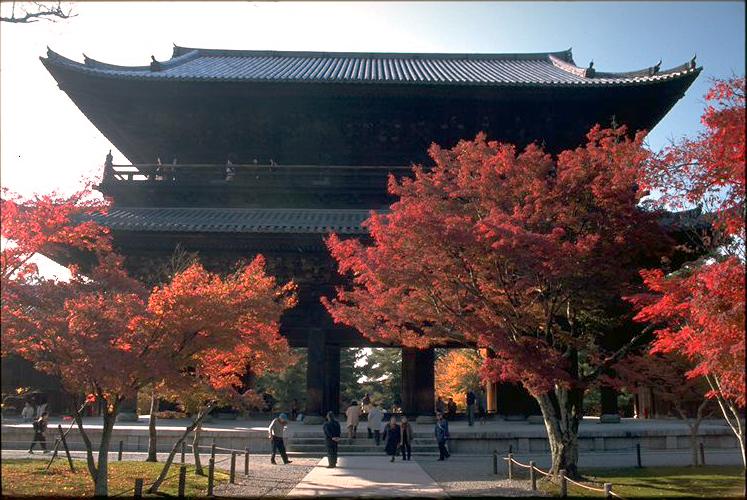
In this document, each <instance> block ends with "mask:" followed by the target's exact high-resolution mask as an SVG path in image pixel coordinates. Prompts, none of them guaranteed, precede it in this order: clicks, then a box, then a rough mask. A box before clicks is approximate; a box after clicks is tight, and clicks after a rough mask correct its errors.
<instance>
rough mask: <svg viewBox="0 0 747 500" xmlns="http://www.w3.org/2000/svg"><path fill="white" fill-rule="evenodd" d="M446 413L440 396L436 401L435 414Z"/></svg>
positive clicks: (444, 404)
mask: <svg viewBox="0 0 747 500" xmlns="http://www.w3.org/2000/svg"><path fill="white" fill-rule="evenodd" d="M445 411H446V403H444V400H443V399H441V396H439V397H438V399H437V400H436V412H441V413H443V412H445Z"/></svg>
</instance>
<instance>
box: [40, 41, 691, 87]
mask: <svg viewBox="0 0 747 500" xmlns="http://www.w3.org/2000/svg"><path fill="white" fill-rule="evenodd" d="M41 60H42V62H43V63H44V64H45V66H46V67H47V68H48V69H49V70H50V71H52V72H53V71H54V70H55V69H58V68H61V69H66V70H69V71H74V72H78V73H82V74H84V75H86V76H91V77H103V78H113V79H137V80H154V81H157V80H163V81H167V80H168V81H243V82H268V83H270V82H272V83H354V84H408V85H413V84H415V85H417V84H420V85H480V86H516V85H529V86H560V87H562V86H596V85H605V86H607V85H630V84H641V83H654V82H658V81H662V80H669V79H675V78H680V77H687V76H689V75H692V76H695V75H697V73H699V72H700V71H701V69H702V68H701V67H696V66H695V59H694V58H693V60H691V61H690V62H689V63H686V64H683V65H680V66H677V67H674V68H671V69H668V70H664V71H660V69H659V68H660V65H661V63H659V64H657V65H655V66H651V67H649V68H644V69H642V70H637V71H630V72H622V73H609V72H599V71H596V70H595V69H594V68H593V64H591V65H590V66H589V67H588V68H581V67H579V66H576V64H575V63H574V61H573V54H572V52H571V49H568V50H565V51H560V52H542V53H527V54H444V53H439V54H436V53H430V54H429V53H365V52H358V53H356V52H281V51H256V50H222V49H197V48H188V47H180V46H176V45H175V46H174V50H173V55H172V57H171V59H169V60H166V61H157V60H156V59H155V58H154V57H152V62H151V63H150V65H148V66H120V65H114V64H109V63H104V62H101V61H97V60H95V59H92V58H89V57H87V56H85V55H84V62H83V63H80V62H77V61H74V60H72V59H69V58H66V57H64V56H62V55H60V54H58V53H56V52H54V51H53V50H51V49H48V52H47V57H46V58H41Z"/></svg>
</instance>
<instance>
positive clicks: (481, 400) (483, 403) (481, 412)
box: [477, 387, 488, 425]
mask: <svg viewBox="0 0 747 500" xmlns="http://www.w3.org/2000/svg"><path fill="white" fill-rule="evenodd" d="M487 406H488V405H487V398H486V396H485V390H484V389H483V388H482V387H481V388H480V390H479V391H478V393H477V416H478V418H479V419H480V425H482V424H484V423H485V422H486V421H487V417H486V416H487Z"/></svg>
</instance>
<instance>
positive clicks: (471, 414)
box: [466, 389, 476, 427]
mask: <svg viewBox="0 0 747 500" xmlns="http://www.w3.org/2000/svg"><path fill="white" fill-rule="evenodd" d="M466 399H467V425H469V426H470V427H472V426H473V425H475V399H476V398H475V393H474V392H473V391H472V389H469V390H468V391H467V397H466Z"/></svg>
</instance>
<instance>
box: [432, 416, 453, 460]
mask: <svg viewBox="0 0 747 500" xmlns="http://www.w3.org/2000/svg"><path fill="white" fill-rule="evenodd" d="M435 430H436V442H437V443H438V454H439V458H438V460H439V461H442V460H446V459H447V458H449V457H450V456H451V453H449V450H448V449H447V448H446V441H447V440H448V439H449V422H447V421H446V419H445V418H444V414H443V413H441V412H440V411H439V412H436V429H435Z"/></svg>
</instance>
